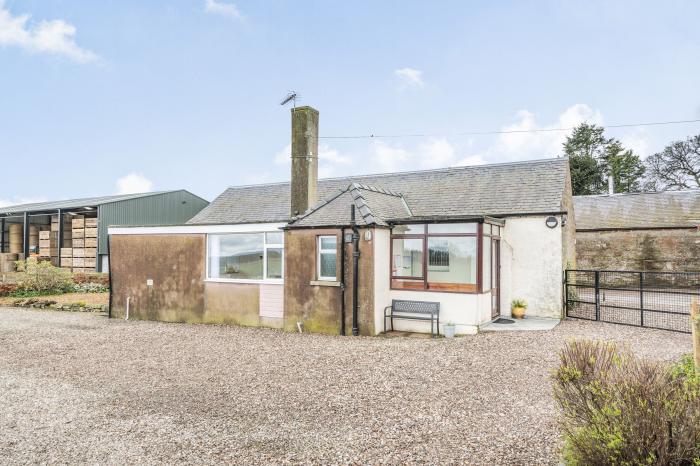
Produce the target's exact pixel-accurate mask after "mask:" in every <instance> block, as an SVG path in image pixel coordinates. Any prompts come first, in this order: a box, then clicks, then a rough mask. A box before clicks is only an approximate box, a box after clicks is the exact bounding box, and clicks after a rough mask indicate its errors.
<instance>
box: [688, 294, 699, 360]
mask: <svg viewBox="0 0 700 466" xmlns="http://www.w3.org/2000/svg"><path fill="white" fill-rule="evenodd" d="M690 332H691V334H692V335H693V359H694V360H695V367H696V369H698V370H700V312H698V301H697V299H695V298H693V301H692V303H691V304H690Z"/></svg>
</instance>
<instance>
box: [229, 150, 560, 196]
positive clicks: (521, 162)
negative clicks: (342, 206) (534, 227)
mask: <svg viewBox="0 0 700 466" xmlns="http://www.w3.org/2000/svg"><path fill="white" fill-rule="evenodd" d="M568 160H569V158H568V157H547V158H541V159H531V160H516V161H511V162H496V163H486V164H482V165H457V166H451V167H442V168H430V169H427V170H408V171H398V172H383V173H366V174H363V175H346V176H335V177H330V178H319V180H318V181H319V182H322V181H338V180H353V179H362V178H374V177H384V176H395V175H412V174H416V173H440V172H446V171H462V170H468V169H472V168H490V167H506V166H514V165H529V164H533V165H535V164H537V163H542V162H562V161H568ZM285 184H290V182H289V181H275V182H271V183H260V184H245V185H238V186H229V187H228V188H227V189H240V188H256V187H264V186H280V185H285Z"/></svg>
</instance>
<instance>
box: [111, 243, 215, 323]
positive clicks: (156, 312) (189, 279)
mask: <svg viewBox="0 0 700 466" xmlns="http://www.w3.org/2000/svg"><path fill="white" fill-rule="evenodd" d="M109 247H110V272H111V274H112V312H111V315H112V317H124V315H125V312H126V298H127V296H128V297H130V306H129V318H134V319H143V320H162V321H168V322H201V321H202V319H203V315H204V263H205V254H204V249H205V236H204V235H112V236H111V237H110V245H109ZM148 279H152V280H153V286H147V284H146V281H147V280H148Z"/></svg>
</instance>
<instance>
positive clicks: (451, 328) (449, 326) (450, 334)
mask: <svg viewBox="0 0 700 466" xmlns="http://www.w3.org/2000/svg"><path fill="white" fill-rule="evenodd" d="M442 332H443V333H444V334H445V338H454V337H455V324H453V323H452V322H447V323H446V324H445V325H444V326H443V330H442Z"/></svg>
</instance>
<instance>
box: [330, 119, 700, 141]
mask: <svg viewBox="0 0 700 466" xmlns="http://www.w3.org/2000/svg"><path fill="white" fill-rule="evenodd" d="M686 123H700V119H697V120H675V121H655V122H651V123H628V124H620V125H601V126H602V127H603V128H606V129H608V128H631V127H637V126H662V125H679V124H686ZM573 129H574V128H541V129H509V130H500V131H463V132H461V133H452V134H430V133H425V134H424V133H417V134H359V135H354V136H319V138H320V139H378V138H430V137H432V138H435V137H451V136H481V135H488V134H517V133H551V132H555V131H571V130H573Z"/></svg>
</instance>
